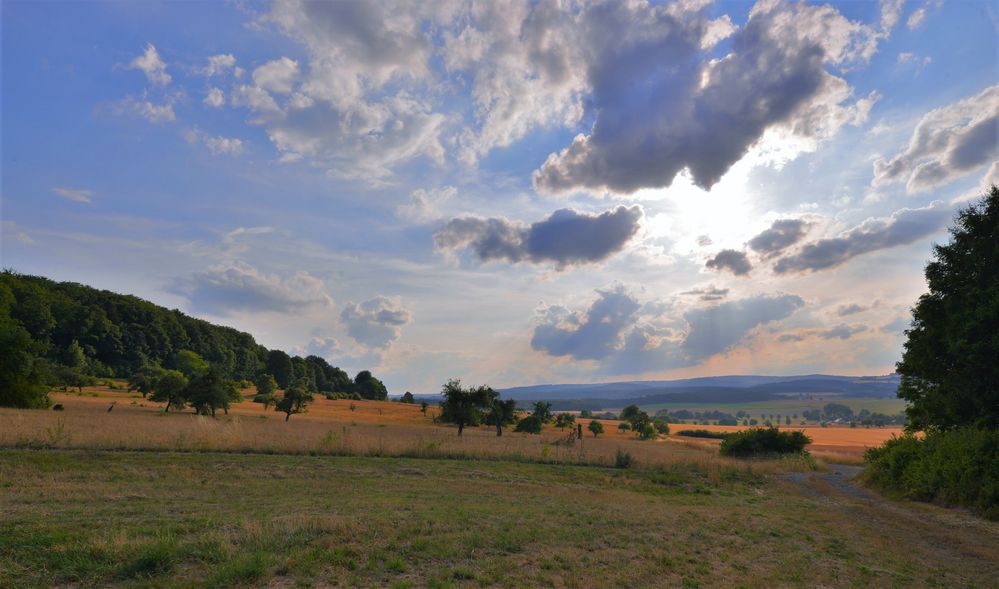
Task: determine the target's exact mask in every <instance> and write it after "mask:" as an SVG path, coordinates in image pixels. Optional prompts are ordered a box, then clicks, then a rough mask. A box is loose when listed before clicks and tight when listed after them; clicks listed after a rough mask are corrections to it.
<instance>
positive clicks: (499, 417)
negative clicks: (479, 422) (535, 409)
mask: <svg viewBox="0 0 999 589" xmlns="http://www.w3.org/2000/svg"><path fill="white" fill-rule="evenodd" d="M516 416H517V401H515V400H514V399H506V400H505V401H504V400H503V399H500V398H499V395H494V396H493V399H492V402H491V403H490V405H489V411H488V412H487V413H486V423H487V424H489V425H494V426H496V435H497V436H502V435H503V426H505V425H509V424H511V423H514V422H515V421H516Z"/></svg>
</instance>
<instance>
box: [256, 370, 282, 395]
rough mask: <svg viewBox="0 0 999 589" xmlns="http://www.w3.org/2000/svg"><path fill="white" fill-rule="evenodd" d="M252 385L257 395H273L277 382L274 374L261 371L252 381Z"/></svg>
mask: <svg viewBox="0 0 999 589" xmlns="http://www.w3.org/2000/svg"><path fill="white" fill-rule="evenodd" d="M253 386H255V387H256V388H257V394H258V395H273V394H274V393H275V391H277V388H278V383H277V380H275V379H274V375H272V374H268V373H262V374H260V375H258V376H257V378H256V380H254V381H253Z"/></svg>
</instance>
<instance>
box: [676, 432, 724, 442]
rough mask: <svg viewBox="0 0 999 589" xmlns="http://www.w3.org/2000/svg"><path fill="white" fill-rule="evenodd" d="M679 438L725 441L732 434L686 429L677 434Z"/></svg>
mask: <svg viewBox="0 0 999 589" xmlns="http://www.w3.org/2000/svg"><path fill="white" fill-rule="evenodd" d="M676 435H678V436H686V437H688V438H711V439H712V440H724V439H726V438H728V437H729V436H730V435H732V434H727V433H725V432H712V431H708V430H706V429H685V430H681V431H678V432H676Z"/></svg>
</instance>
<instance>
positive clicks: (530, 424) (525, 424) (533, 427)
mask: <svg viewBox="0 0 999 589" xmlns="http://www.w3.org/2000/svg"><path fill="white" fill-rule="evenodd" d="M542 425H543V424H542V423H541V418H540V417H538V416H537V415H535V414H534V413H532V414H530V415H528V416H527V417H525V418H524V419H521V420H520V421H518V422H517V427H515V428H513V431H515V432H525V433H528V434H540V433H541V426H542Z"/></svg>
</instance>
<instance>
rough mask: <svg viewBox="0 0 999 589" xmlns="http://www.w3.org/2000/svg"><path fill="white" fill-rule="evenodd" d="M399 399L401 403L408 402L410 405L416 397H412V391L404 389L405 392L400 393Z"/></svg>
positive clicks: (414, 401)
mask: <svg viewBox="0 0 999 589" xmlns="http://www.w3.org/2000/svg"><path fill="white" fill-rule="evenodd" d="M399 401H400V402H401V403H409V404H410V405H412V404H413V403H416V398H415V397H413V393H411V392H409V391H406V392H405V393H403V394H402V398H401V399H399Z"/></svg>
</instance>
